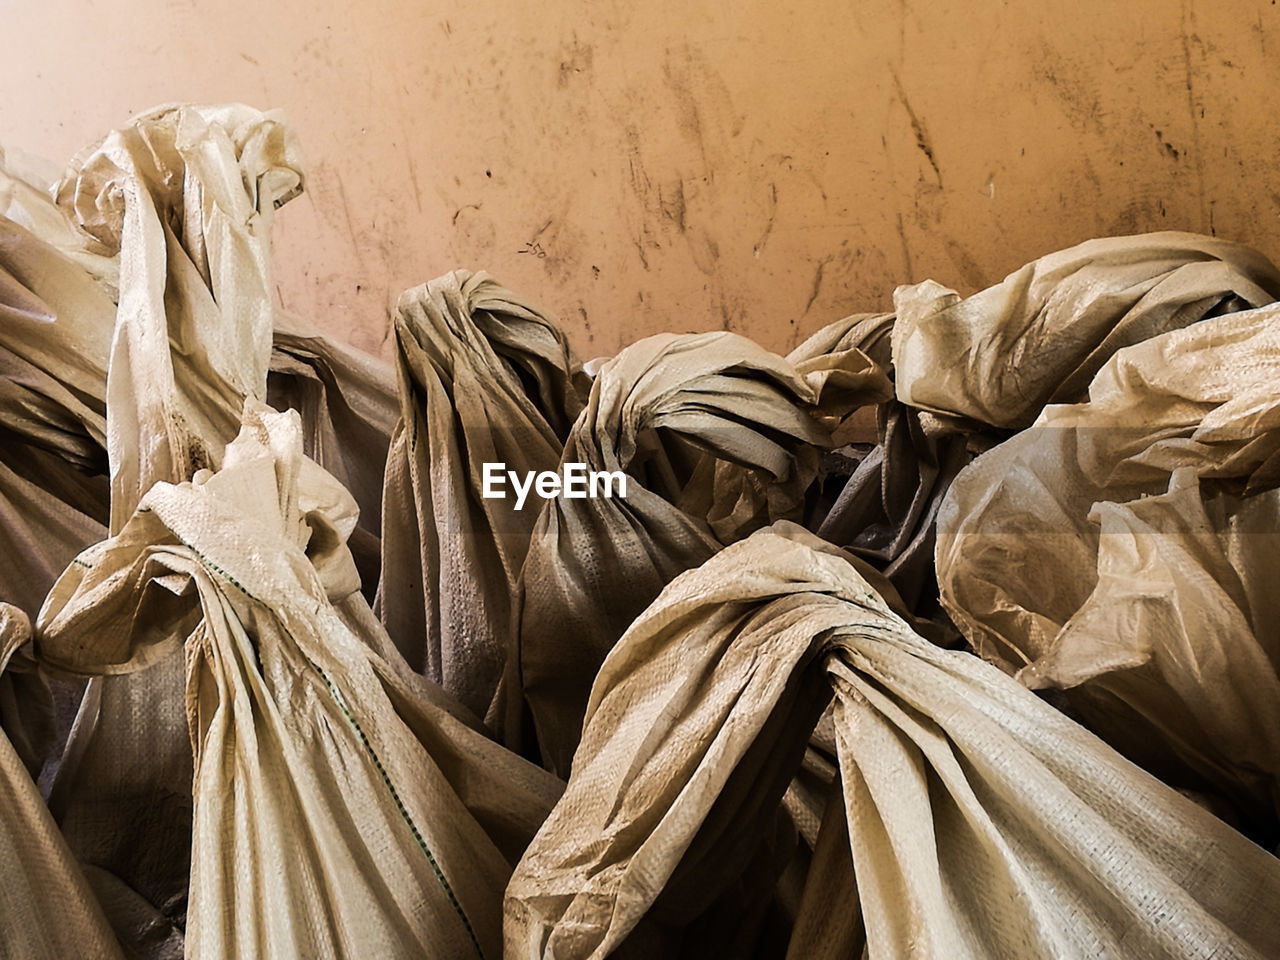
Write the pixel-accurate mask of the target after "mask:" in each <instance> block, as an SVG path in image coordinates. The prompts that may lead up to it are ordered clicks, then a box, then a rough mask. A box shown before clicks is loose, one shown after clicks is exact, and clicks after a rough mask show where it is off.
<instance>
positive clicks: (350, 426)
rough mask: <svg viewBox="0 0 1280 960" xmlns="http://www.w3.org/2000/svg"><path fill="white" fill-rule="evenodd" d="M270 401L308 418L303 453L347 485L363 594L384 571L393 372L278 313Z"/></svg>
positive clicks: (352, 544)
mask: <svg viewBox="0 0 1280 960" xmlns="http://www.w3.org/2000/svg"><path fill="white" fill-rule="evenodd" d="M267 402H268V403H269V404H270V405H271V406H272V407H274V408H275V409H277V410H287V409H293V410H297V411H298V414H299V415H300V416H301V417H302V429H303V441H304V442H303V454H304V455H305V456H307V457H309V458H310V459H312V460H314V461H316V463H318V464H320V466H322V467H324V469H325V470H327V471H328V472H329V473H331V474H333V476H334V477H335V478H336V479H337V480H338V482H339V483H341V484H342V485H343V486H344V487H346V488H347V490H348V491H349V492H350V493H351V495H352V496H353V497H355V499H356V503H357V504H359V506H360V522H359V524H358V525H357V526H356V528H355V530H353V531H352V532H351V540H350V541H349V544H348V545H349V546H350V547H351V553H352V555H353V556H354V557H355V561H356V567H357V569H359V571H360V582H361V587H362V589H363V590H364V593H365V596H366V597H367V598H368V599H369V600H373V598H374V596H375V595H376V593H377V589H378V580H379V576H380V573H381V569H382V558H381V540H382V478H383V470H384V468H385V466H386V462H387V447H388V446H389V444H390V442H391V432H392V430H393V429H394V428H395V423H396V415H397V413H398V412H399V408H398V406H397V404H396V395H395V374H394V371H393V370H392V369H391V367H390V366H388V365H387V364H385V363H383V362H382V361H380V360H378V359H377V358H375V357H372V356H370V355H368V354H366V353H362V352H361V351H359V350H357V349H355V348H354V347H350V346H347V345H346V344H343V343H339V342H337V341H335V340H332V339H330V338H328V337H325V336H321V335H320V334H318V333H315V332H313V331H309V330H307V329H306V328H305V326H304V325H303V324H302V323H301V321H299V320H297V319H295V318H293V317H290V316H286V315H284V314H282V313H279V312H277V313H276V328H275V333H274V335H273V338H272V349H271V369H270V372H269V374H268V376H267Z"/></svg>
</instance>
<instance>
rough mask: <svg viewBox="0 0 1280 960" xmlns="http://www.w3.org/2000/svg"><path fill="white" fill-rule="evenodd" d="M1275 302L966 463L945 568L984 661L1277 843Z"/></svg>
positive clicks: (942, 558)
mask: <svg viewBox="0 0 1280 960" xmlns="http://www.w3.org/2000/svg"><path fill="white" fill-rule="evenodd" d="M1278 342H1280V306H1274V305H1273V306H1267V307H1263V308H1260V309H1257V310H1250V311H1242V312H1238V313H1232V314H1227V315H1224V316H1219V317H1213V318H1210V319H1207V320H1203V321H1201V322H1200V323H1197V324H1195V325H1193V326H1189V327H1186V328H1184V329H1181V330H1175V331H1172V332H1170V333H1167V334H1164V335H1162V336H1159V337H1155V338H1152V339H1150V340H1147V341H1145V342H1143V343H1141V344H1136V345H1134V346H1130V347H1127V348H1125V349H1124V350H1121V351H1120V352H1119V353H1117V354H1116V355H1115V356H1114V357H1113V358H1112V359H1111V360H1110V361H1109V362H1108V363H1107V365H1106V366H1105V367H1103V369H1102V370H1101V371H1100V372H1099V373H1098V375H1097V377H1096V378H1095V379H1094V381H1093V384H1092V385H1091V386H1090V389H1089V399H1088V402H1086V403H1080V404H1075V405H1062V406H1050V407H1048V408H1046V409H1045V410H1044V412H1043V413H1042V414H1041V416H1040V419H1039V420H1038V421H1037V422H1036V424H1035V425H1034V426H1033V427H1032V428H1030V429H1029V430H1026V431H1024V432H1022V433H1020V434H1018V435H1017V436H1015V437H1013V438H1012V439H1011V440H1008V441H1007V442H1005V443H1004V444H1002V445H1000V446H998V447H996V448H995V449H993V450H991V451H990V452H988V453H986V454H985V455H983V456H982V457H980V458H978V459H977V460H975V461H974V462H973V464H971V465H970V466H969V467H968V468H967V469H966V470H965V471H964V472H962V473H961V474H960V476H959V477H958V478H957V479H956V480H955V482H954V483H953V485H952V487H951V490H950V492H949V493H948V497H947V502H946V504H945V506H944V508H943V511H942V514H941V517H940V521H939V526H940V534H939V540H938V553H937V560H938V577H939V582H940V584H941V587H942V598H943V602H944V603H945V604H946V607H947V609H948V610H949V611H950V613H951V616H952V618H953V619H954V620H955V622H956V624H957V625H958V626H959V627H960V628H961V629H962V630H963V631H964V632H965V634H966V636H968V637H969V639H970V640H971V641H972V642H973V644H974V646H975V648H976V649H977V650H978V651H979V652H980V653H981V654H982V655H983V656H985V657H987V658H989V659H991V660H993V661H995V662H997V663H1000V664H1002V665H1003V666H1004V667H1005V669H1007V670H1009V671H1011V672H1012V671H1017V670H1021V671H1023V673H1022V674H1021V676H1022V677H1023V679H1024V680H1025V681H1026V682H1027V683H1029V684H1031V685H1033V686H1036V687H1042V688H1048V687H1062V688H1071V691H1070V694H1069V696H1068V698H1067V703H1068V705H1069V707H1070V708H1071V709H1072V710H1074V711H1076V712H1077V713H1078V715H1079V716H1080V717H1081V718H1082V719H1083V720H1085V721H1086V722H1087V723H1088V724H1089V725H1090V726H1091V727H1092V728H1093V729H1095V730H1096V731H1097V732H1098V733H1099V734H1100V735H1102V736H1103V737H1104V738H1105V739H1108V740H1109V741H1111V742H1113V743H1114V744H1115V745H1116V746H1117V747H1118V748H1120V749H1121V750H1123V751H1124V752H1125V753H1126V754H1128V755H1129V756H1131V757H1132V758H1133V759H1135V760H1137V761H1138V762H1140V763H1142V764H1143V765H1144V766H1147V767H1148V768H1149V769H1151V770H1153V771H1155V772H1157V773H1158V774H1159V775H1160V776H1161V777H1163V778H1165V779H1167V780H1169V781H1170V782H1173V783H1176V784H1178V785H1180V786H1185V787H1189V788H1193V789H1196V790H1200V791H1203V792H1207V793H1209V794H1210V795H1211V796H1214V797H1216V798H1217V799H1218V800H1220V801H1221V802H1223V803H1225V804H1226V811H1225V812H1226V813H1227V814H1228V815H1229V816H1232V817H1233V818H1235V821H1236V822H1239V823H1240V824H1242V826H1244V827H1245V828H1246V829H1247V830H1248V831H1249V832H1250V834H1251V835H1253V836H1255V837H1258V838H1259V839H1260V840H1262V841H1264V842H1266V843H1268V844H1274V843H1275V842H1276V841H1277V840H1278V839H1280V817H1278V813H1277V811H1278V810H1280V807H1278V806H1277V801H1278V800H1280V795H1278V782H1277V777H1278V776H1280V723H1277V720H1280V679H1278V678H1277V664H1280V632H1278V628H1277V622H1278V621H1277V620H1276V619H1275V617H1274V616H1273V613H1274V612H1275V610H1274V603H1275V602H1274V600H1273V599H1272V593H1273V591H1271V590H1270V589H1269V588H1268V587H1266V586H1265V584H1266V583H1268V582H1269V580H1270V577H1271V573H1270V571H1271V570H1272V569H1273V561H1274V559H1275V550H1274V547H1273V545H1272V542H1273V539H1274V536H1275V533H1276V531H1277V529H1278V527H1277V515H1276V512H1275V510H1276V499H1275V494H1274V493H1271V492H1269V491H1270V490H1272V489H1273V488H1274V487H1276V486H1277V482H1278V481H1280V468H1278V467H1277V464H1278V463H1280V457H1278V456H1277V452H1278V451H1280V431H1277V429H1276V425H1277V423H1280V404H1277V402H1276V392H1275V384H1276V382H1277V377H1278V376H1280V366H1278V365H1277V360H1276V358H1277V356H1280V351H1277V343H1278Z"/></svg>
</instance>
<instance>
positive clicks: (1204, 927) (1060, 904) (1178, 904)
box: [505, 524, 1280, 960]
mask: <svg viewBox="0 0 1280 960" xmlns="http://www.w3.org/2000/svg"><path fill="white" fill-rule="evenodd" d="M814 679H817V680H820V681H821V682H822V684H823V685H825V686H826V688H827V690H828V693H829V694H830V693H834V696H835V731H836V740H837V752H838V757H839V767H840V777H839V780H838V781H837V782H836V789H837V791H838V792H837V793H836V794H835V801H834V805H833V806H832V807H829V808H828V809H829V811H834V812H835V815H837V816H841V815H842V816H843V817H845V818H846V819H847V833H845V832H842V831H841V830H839V829H834V828H833V827H832V826H831V824H830V823H829V822H828V823H824V827H823V831H822V833H821V834H820V840H819V844H818V847H819V852H818V854H816V855H815V861H814V862H815V867H814V869H813V871H812V873H811V876H810V889H808V890H806V892H805V896H804V899H803V903H802V915H801V916H800V918H799V919H798V921H797V926H796V929H797V936H798V937H801V936H802V937H803V940H802V942H801V941H798V942H797V943H796V944H793V947H794V949H793V951H792V956H794V957H796V958H799V957H806V958H807V957H810V956H815V955H817V956H830V955H831V954H829V953H827V952H826V950H825V948H824V947H823V946H822V944H821V942H820V941H818V940H815V938H813V936H812V931H813V930H814V929H815V927H817V926H822V925H824V924H825V925H826V926H827V927H828V928H830V929H831V930H832V932H833V940H834V941H835V942H838V943H841V944H843V946H844V947H845V948H847V949H849V950H850V951H851V953H852V955H857V954H858V953H859V952H860V951H861V950H862V949H863V947H864V946H865V949H866V951H867V955H868V956H869V957H871V958H872V960H877V958H886V960H888V958H898V957H904V956H921V957H939V958H942V957H947V958H952V957H973V958H975V960H976V958H986V957H1040V956H1045V957H1048V956H1052V957H1079V958H1082V960H1083V958H1093V957H1099V956H1105V957H1132V956H1143V957H1200V958H1210V957H1212V958H1217V960H1221V958H1225V957H1250V958H1261V957H1268V956H1274V955H1276V952H1277V950H1280V933H1278V932H1277V930H1276V928H1275V925H1274V924H1273V923H1272V922H1271V908H1270V904H1271V903H1272V902H1273V901H1274V899H1275V897H1276V895H1277V893H1278V892H1280V861H1277V860H1276V859H1275V858H1274V857H1272V856H1271V855H1270V854H1269V853H1267V852H1266V851H1264V850H1262V849H1261V848H1259V847H1257V846H1255V845H1254V844H1252V843H1251V842H1249V841H1248V840H1246V839H1245V838H1244V837H1242V836H1241V835H1240V834H1238V833H1236V832H1235V831H1234V830H1232V829H1231V828H1229V827H1227V826H1226V825H1224V824H1223V823H1222V822H1221V821H1219V820H1217V819H1216V818H1214V817H1213V816H1212V815H1211V814H1209V813H1207V812H1206V811H1205V810H1203V809H1202V808H1201V807H1199V806H1198V805H1196V804H1195V803H1193V802H1191V801H1190V800H1188V799H1186V798H1185V797H1183V796H1182V795H1180V794H1178V793H1177V792H1176V791H1174V790H1172V789H1170V788H1168V787H1166V786H1164V785H1163V784H1161V783H1160V782H1159V781H1157V780H1155V779H1154V778H1152V777H1151V776H1150V775H1148V774H1146V773H1145V772H1143V771H1142V770H1140V769H1139V768H1137V767H1135V766H1133V765H1132V764H1130V763H1129V762H1128V761H1126V760H1124V759H1123V758H1122V757H1120V756H1119V755H1118V754H1117V753H1115V752H1114V751H1113V750H1111V749H1110V748H1109V747H1107V746H1106V744H1104V743H1103V742H1102V741H1100V740H1098V739H1097V738H1096V737H1094V736H1093V735H1092V734H1090V733H1088V732H1087V731H1085V730H1084V729H1083V728H1081V727H1080V726H1078V725H1077V724H1075V723H1073V722H1072V721H1071V720H1069V719H1067V718H1066V717H1064V716H1063V715H1062V714H1060V713H1059V712H1058V711H1056V710H1055V709H1053V708H1052V707H1050V706H1048V705H1047V704H1045V703H1044V702H1042V701H1041V700H1040V699H1039V698H1038V697H1036V696H1035V694H1033V693H1031V692H1030V691H1028V690H1026V689H1025V688H1024V687H1022V686H1021V685H1020V684H1018V683H1017V682H1016V681H1014V680H1013V679H1012V678H1010V677H1008V676H1007V675H1005V674H1003V673H1002V672H1000V671H999V670H998V669H996V668H995V667H993V666H991V665H990V664H987V663H985V662H983V661H982V660H981V659H980V658H977V657H975V656H973V655H971V654H968V653H963V652H958V651H948V650H943V649H940V648H938V647H937V646H936V645H934V644H932V643H929V642H928V641H926V640H924V639H923V638H922V637H920V636H918V635H917V634H915V633H914V632H913V631H912V630H911V629H910V628H909V627H908V626H907V624H906V623H905V622H904V621H903V620H902V619H901V618H900V617H898V616H897V615H896V614H894V613H893V612H892V611H891V610H890V609H889V608H888V607H887V606H886V605H885V603H884V602H883V600H882V599H881V598H880V597H879V596H878V595H877V594H876V593H875V592H874V591H873V590H872V589H871V587H870V585H869V584H868V582H867V581H866V580H864V579H863V578H862V577H861V576H860V575H859V573H858V572H857V570H856V568H855V566H854V565H853V563H851V562H850V560H849V559H848V558H847V555H843V554H841V552H840V551H838V550H836V549H835V548H833V547H830V546H829V545H827V544H825V543H823V542H822V541H820V540H818V539H817V538H815V537H813V536H812V535H811V534H808V533H807V532H805V531H804V530H802V529H801V528H799V527H796V526H795V525H793V524H777V525H775V527H774V528H773V529H771V530H764V531H761V532H759V533H757V534H756V535H754V536H753V537H751V538H749V539H748V540H746V541H744V542H742V543H739V544H735V545H733V546H731V547H728V548H726V549H725V550H723V551H722V552H721V553H719V554H717V555H716V556H715V557H714V558H712V559H711V560H710V561H708V562H707V563H706V564H704V565H703V566H702V567H700V568H698V569H697V570H692V571H689V572H688V573H686V574H684V575H682V576H681V577H679V578H678V579H676V580H675V581H674V582H673V583H672V584H671V585H670V586H669V587H668V588H667V589H666V590H665V591H664V592H663V593H662V595H661V596H660V597H659V598H658V600H657V601H656V602H655V603H654V604H653V606H651V607H650V608H649V609H648V610H647V611H645V613H644V614H643V615H642V616H641V617H640V618H639V619H638V620H637V621H636V622H635V624H633V626H632V627H631V629H630V630H629V631H627V634H626V635H625V636H624V637H623V638H622V639H621V640H620V641H619V642H618V644H617V646H616V647H615V648H614V649H613V651H612V652H611V653H610V655H609V657H608V658H607V659H606V661H605V663H604V665H603V666H602V667H601V670H600V673H599V676H598V677H597V680H596V683H595V685H594V687H593V688H592V694H591V700H590V703H589V704H588V709H587V715H586V722H585V727H584V732H583V739H582V743H581V745H580V746H579V749H578V752H577V755H576V756H575V758H574V764H573V774H572V776H571V777H570V779H569V783H568V786H567V788H566V791H565V794H564V796H563V798H562V799H561V801H560V803H559V804H557V806H556V809H555V810H554V811H553V812H552V814H551V816H550V817H549V818H548V819H547V822H546V823H545V824H544V826H543V828H542V830H540V831H539V833H538V836H537V837H536V838H535V839H534V842H533V844H532V845H531V846H530V848H529V850H528V852H527V853H526V854H525V857H524V858H523V860H522V861H521V862H520V864H519V866H518V867H517V869H516V872H515V874H514V876H513V877H512V880H511V884H510V886H509V887H508V891H507V914H506V928H505V938H506V949H507V957H508V958H515V957H538V958H542V960H551V958H555V960H569V958H588V957H589V958H601V957H604V956H606V955H608V954H609V953H610V952H611V951H612V950H613V949H615V948H618V947H620V946H622V945H624V944H625V943H626V940H627V937H628V934H629V933H631V931H632V930H633V929H635V928H636V925H637V924H638V923H639V922H640V921H641V920H642V919H645V918H649V916H650V914H651V913H652V912H653V911H655V910H662V909H664V901H663V898H664V897H669V896H670V889H671V887H672V885H677V886H678V887H679V889H680V890H681V892H682V896H689V893H688V891H695V892H696V893H695V896H700V897H702V898H706V897H708V896H710V895H711V893H712V892H713V891H714V889H715V888H716V887H717V886H723V885H725V884H726V883H728V882H730V880H731V879H732V873H733V871H734V868H735V864H736V863H737V862H740V859H741V857H742V855H743V854H742V851H741V849H740V848H741V845H742V844H743V843H744V841H746V842H751V841H752V840H754V842H756V843H759V842H761V838H760V836H759V834H758V833H752V832H746V833H745V834H743V833H738V832H735V831H733V830H728V831H726V830H725V829H724V825H725V824H730V825H738V824H740V823H741V822H742V821H743V820H744V819H745V820H747V821H748V822H751V821H753V820H756V819H757V818H758V816H759V815H758V814H757V813H755V812H753V807H752V804H753V803H754V802H755V801H756V800H757V799H758V796H759V794H760V792H761V791H760V789H758V788H756V784H757V783H776V782H777V776H776V773H777V771H779V769H782V770H785V768H786V767H787V766H789V765H790V766H791V767H792V768H793V769H794V767H795V766H798V764H799V762H800V757H801V754H802V749H803V738H798V737H797V736H795V735H794V730H793V732H792V734H791V735H781V736H780V735H779V732H778V731H779V730H780V729H782V730H787V729H789V728H799V729H800V730H801V731H802V732H804V733H807V731H808V726H809V725H810V724H811V723H812V717H813V710H814V707H813V702H812V701H813V696H812V694H811V693H810V694H809V695H805V693H804V691H808V690H810V689H811V687H810V683H811V681H812V680H814ZM819 702H821V699H819ZM842 841H843V842H847V843H848V847H847V849H848V851H849V859H848V860H845V859H843V858H842V857H841V856H836V855H835V854H836V853H837V852H838V848H835V847H833V846H832V843H833V842H834V843H839V842H842ZM850 866H851V867H852V869H849V867H850ZM855 877H856V884H855ZM819 888H820V889H819ZM841 891H843V892H841ZM853 903H857V904H859V905H860V910H861V923H859V922H857V920H858V918H857V917H856V916H850V915H849V913H848V907H849V906H851V905H852V904H853ZM833 904H843V906H844V907H845V912H844V913H842V914H838V915H831V914H823V915H822V916H821V917H818V918H815V917H814V916H813V915H812V913H810V911H813V910H827V909H829V908H830V907H831V906H832V905H833ZM750 919H751V918H749V917H744V918H743V922H744V923H747V922H749V921H750ZM829 945H830V944H828V946H829ZM815 947H816V948H817V949H818V950H819V952H817V953H814V952H809V951H811V950H812V949H814V948H815ZM844 955H849V954H844Z"/></svg>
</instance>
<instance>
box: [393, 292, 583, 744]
mask: <svg viewBox="0 0 1280 960" xmlns="http://www.w3.org/2000/svg"><path fill="white" fill-rule="evenodd" d="M395 332H396V363H397V369H398V371H399V391H400V421H399V423H398V424H397V425H396V429H395V434H394V436H393V438H392V442H391V451H390V454H389V455H388V457H387V461H386V463H387V468H386V488H385V491H384V494H383V512H382V522H383V531H384V532H383V542H382V569H383V577H382V583H381V586H380V588H379V595H378V600H379V604H378V612H379V614H380V616H381V617H382V620H383V623H385V624H386V628H387V632H388V633H389V634H390V635H391V637H392V639H393V640H394V641H395V643H396V646H397V647H398V648H399V649H400V651H401V653H403V654H404V656H405V659H406V660H408V662H409V664H410V665H411V666H413V667H414V669H416V670H418V671H420V672H422V673H423V674H424V675H426V676H427V677H429V678H430V679H432V680H435V681H436V682H438V683H440V684H441V685H442V686H443V687H444V688H445V689H446V690H448V691H449V692H451V693H453V694H454V695H455V696H457V697H458V698H459V699H460V700H462V702H463V703H465V704H466V705H467V706H468V707H470V708H471V710H473V711H474V712H475V713H476V714H477V715H478V716H481V717H486V718H487V719H488V720H489V722H490V723H491V725H493V726H494V727H496V728H499V729H500V726H501V720H502V717H501V716H500V714H498V713H497V712H496V710H495V708H494V701H495V695H496V694H497V690H498V685H499V682H500V680H501V678H502V674H503V670H504V666H505V663H506V659H507V656H508V653H509V651H510V649H511V646H512V641H511V596H512V593H513V591H514V590H515V585H516V581H517V578H518V577H519V574H520V567H521V565H522V564H523V563H524V558H525V553H526V552H527V551H528V548H529V535H530V531H531V530H532V528H533V525H534V523H535V521H536V520H537V516H538V511H537V509H536V507H534V506H533V505H532V504H526V505H525V508H524V509H523V510H520V511H518V510H516V509H515V501H514V500H512V499H505V500H502V499H494V498H489V499H486V498H484V497H483V496H482V492H483V483H484V479H483V469H484V464H485V463H486V462H491V463H505V464H506V467H505V469H506V470H515V471H518V472H520V474H521V475H523V474H524V472H526V471H529V470H534V471H541V470H553V469H555V467H556V465H557V464H558V463H559V461H560V453H561V450H562V448H563V446H564V438H565V436H566V435H567V433H568V431H569V426H570V424H572V423H573V420H574V418H575V417H576V416H577V415H578V412H579V411H580V410H581V409H582V404H583V402H584V399H585V397H586V392H587V389H588V380H587V377H586V375H585V374H584V373H583V372H582V369H581V366H580V365H579V364H578V362H577V360H576V359H575V358H574V357H573V353H572V351H571V350H570V348H569V344H568V341H566V339H565V336H564V333H563V332H562V331H561V330H560V327H559V325H558V324H557V323H556V321H555V320H553V319H552V318H550V317H548V316H547V315H545V314H543V313H541V312H540V311H538V310H537V309H535V308H533V307H531V306H529V305H528V304H526V303H524V302H522V301H521V300H520V299H519V298H518V297H517V296H516V295H515V294H513V293H511V292H510V291H508V290H506V289H504V288H503V287H501V286H499V285H498V284H497V283H496V282H495V281H494V280H493V279H492V278H491V277H489V276H488V274H485V273H476V274H472V273H469V272H467V271H456V272H454V273H450V274H446V275H445V276H443V277H440V278H439V279H437V280H433V281H431V282H430V283H427V284H424V285H423V286H420V287H415V288H414V289H412V290H408V291H406V292H405V293H404V294H402V295H401V297H400V301H399V303H398V305H397V307H396V315H395Z"/></svg>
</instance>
